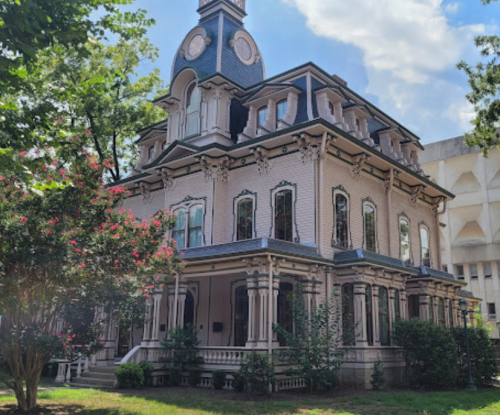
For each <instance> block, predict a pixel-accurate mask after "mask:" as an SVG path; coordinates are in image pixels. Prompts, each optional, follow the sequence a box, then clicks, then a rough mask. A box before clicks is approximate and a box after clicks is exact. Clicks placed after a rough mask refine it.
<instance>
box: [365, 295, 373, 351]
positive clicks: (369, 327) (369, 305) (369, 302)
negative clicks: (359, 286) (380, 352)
mask: <svg viewBox="0 0 500 415" xmlns="http://www.w3.org/2000/svg"><path fill="white" fill-rule="evenodd" d="M366 336H367V341H368V344H369V345H370V346H373V297H372V286H371V285H367V286H366Z"/></svg>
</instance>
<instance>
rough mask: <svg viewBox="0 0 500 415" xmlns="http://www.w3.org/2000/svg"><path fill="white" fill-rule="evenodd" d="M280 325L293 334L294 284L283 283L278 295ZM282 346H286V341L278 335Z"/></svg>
mask: <svg viewBox="0 0 500 415" xmlns="http://www.w3.org/2000/svg"><path fill="white" fill-rule="evenodd" d="M278 325H279V326H280V327H282V328H283V329H284V330H286V331H287V332H288V333H293V284H290V283H289V282H282V283H281V284H280V292H279V295H278ZM278 341H279V343H280V346H286V345H287V344H286V339H285V337H284V336H282V335H278Z"/></svg>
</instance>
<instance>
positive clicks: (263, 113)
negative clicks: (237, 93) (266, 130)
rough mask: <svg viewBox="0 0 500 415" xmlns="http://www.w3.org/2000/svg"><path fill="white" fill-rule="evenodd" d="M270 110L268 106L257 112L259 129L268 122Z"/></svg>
mask: <svg viewBox="0 0 500 415" xmlns="http://www.w3.org/2000/svg"><path fill="white" fill-rule="evenodd" d="M267 115H268V109H267V106H265V107H262V108H259V110H258V111H257V128H262V127H264V124H265V123H266V121H267Z"/></svg>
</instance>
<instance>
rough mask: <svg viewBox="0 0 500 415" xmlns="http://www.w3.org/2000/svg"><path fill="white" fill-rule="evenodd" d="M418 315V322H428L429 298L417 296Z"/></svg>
mask: <svg viewBox="0 0 500 415" xmlns="http://www.w3.org/2000/svg"><path fill="white" fill-rule="evenodd" d="M418 299H419V306H420V308H419V314H420V320H424V321H428V320H429V296H428V295H421V296H419V298H418Z"/></svg>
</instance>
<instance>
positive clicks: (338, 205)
mask: <svg viewBox="0 0 500 415" xmlns="http://www.w3.org/2000/svg"><path fill="white" fill-rule="evenodd" d="M348 219H349V213H348V204H347V198H346V197H345V196H344V195H343V194H341V193H337V194H336V195H335V238H336V241H335V244H336V245H337V246H341V247H343V248H348V247H349V222H348Z"/></svg>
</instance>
